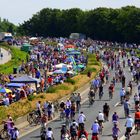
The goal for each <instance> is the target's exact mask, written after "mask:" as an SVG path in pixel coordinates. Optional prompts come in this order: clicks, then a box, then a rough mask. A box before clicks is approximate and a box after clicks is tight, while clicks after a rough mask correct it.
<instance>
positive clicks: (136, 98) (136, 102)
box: [134, 93, 140, 106]
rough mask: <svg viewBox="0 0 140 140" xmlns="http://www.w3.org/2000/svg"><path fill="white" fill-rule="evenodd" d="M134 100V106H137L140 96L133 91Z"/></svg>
mask: <svg viewBox="0 0 140 140" xmlns="http://www.w3.org/2000/svg"><path fill="white" fill-rule="evenodd" d="M134 102H135V106H137V105H138V104H139V102H140V97H139V95H138V94H137V93H135V95H134Z"/></svg>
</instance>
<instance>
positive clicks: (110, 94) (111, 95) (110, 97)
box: [109, 91, 113, 100]
mask: <svg viewBox="0 0 140 140" xmlns="http://www.w3.org/2000/svg"><path fill="white" fill-rule="evenodd" d="M112 98H113V92H112V91H109V100H111V99H112Z"/></svg>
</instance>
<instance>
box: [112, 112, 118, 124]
mask: <svg viewBox="0 0 140 140" xmlns="http://www.w3.org/2000/svg"><path fill="white" fill-rule="evenodd" d="M112 122H113V123H114V124H115V123H118V122H119V116H118V114H117V112H114V114H113V115H112Z"/></svg>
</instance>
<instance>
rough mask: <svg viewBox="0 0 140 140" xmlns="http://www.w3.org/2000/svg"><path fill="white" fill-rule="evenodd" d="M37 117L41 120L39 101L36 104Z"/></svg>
mask: <svg viewBox="0 0 140 140" xmlns="http://www.w3.org/2000/svg"><path fill="white" fill-rule="evenodd" d="M36 108H37V113H38V116H39V117H40V118H41V101H38V102H37V104H36Z"/></svg>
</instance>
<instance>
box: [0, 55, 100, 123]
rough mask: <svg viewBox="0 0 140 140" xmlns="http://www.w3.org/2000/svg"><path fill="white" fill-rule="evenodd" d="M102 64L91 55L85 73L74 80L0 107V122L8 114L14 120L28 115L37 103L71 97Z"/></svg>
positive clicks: (94, 74)
mask: <svg viewBox="0 0 140 140" xmlns="http://www.w3.org/2000/svg"><path fill="white" fill-rule="evenodd" d="M100 68H101V64H100V62H97V61H96V57H95V55H94V54H90V55H89V60H88V65H87V68H86V70H85V71H84V72H82V73H81V74H78V75H77V76H75V77H73V78H72V79H68V80H67V82H65V83H63V84H61V85H57V86H54V87H52V88H50V89H49V91H48V93H47V94H44V93H41V94H38V95H33V96H30V97H29V98H28V99H24V100H20V101H19V102H16V103H13V104H12V105H10V106H9V107H3V106H1V107H0V122H2V120H3V119H5V118H6V115H7V114H11V115H12V117H13V118H14V119H17V118H18V117H20V116H23V115H25V114H27V113H28V112H30V111H32V110H33V109H35V107H36V102H37V101H39V100H40V101H41V102H42V103H43V102H44V101H46V100H47V101H55V100H57V99H60V98H62V97H64V96H66V95H70V94H71V93H72V92H73V91H75V90H76V89H78V88H79V87H82V86H83V85H84V84H86V83H87V82H89V81H90V80H91V79H93V78H94V77H95V76H96V74H97V73H98V72H99V71H100ZM88 71H91V72H92V75H91V78H89V77H87V72H88Z"/></svg>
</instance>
